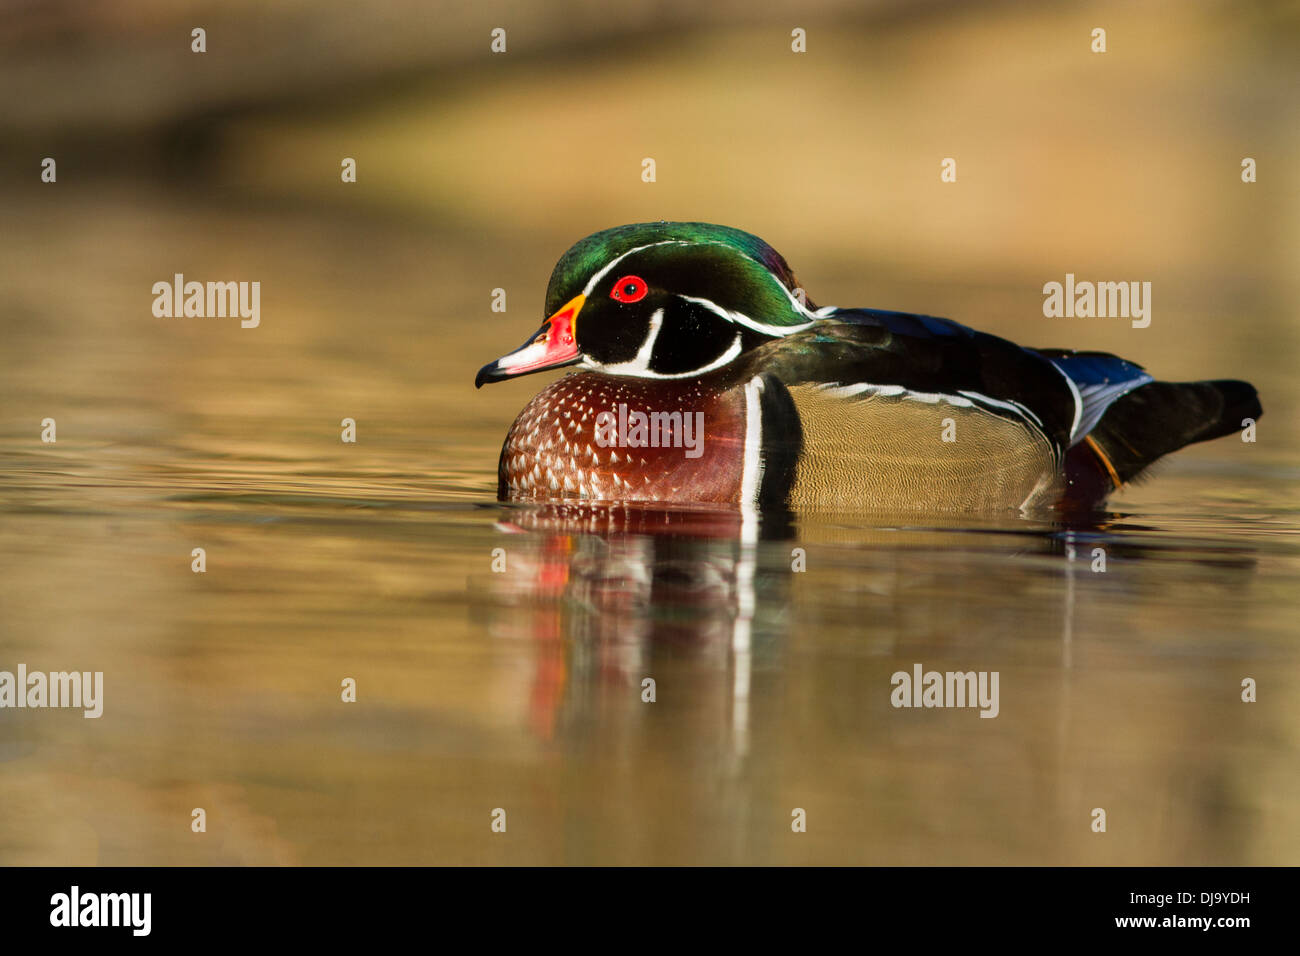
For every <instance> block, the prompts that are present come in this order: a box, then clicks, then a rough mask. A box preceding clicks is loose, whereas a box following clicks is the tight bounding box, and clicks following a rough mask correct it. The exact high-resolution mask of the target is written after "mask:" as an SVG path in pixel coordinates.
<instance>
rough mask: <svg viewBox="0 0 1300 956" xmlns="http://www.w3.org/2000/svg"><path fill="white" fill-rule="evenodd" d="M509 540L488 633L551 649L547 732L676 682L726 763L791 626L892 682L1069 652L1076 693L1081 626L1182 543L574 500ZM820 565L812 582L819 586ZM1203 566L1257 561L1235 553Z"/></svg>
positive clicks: (1065, 530) (540, 709) (796, 636)
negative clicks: (1130, 570)
mask: <svg viewBox="0 0 1300 956" xmlns="http://www.w3.org/2000/svg"><path fill="white" fill-rule="evenodd" d="M911 520H913V521H914V520H915V519H914V518H913V519H911ZM1120 527H1122V528H1123V535H1124V536H1123V537H1120V536H1118V535H1117V533H1116V531H1117V529H1118V528H1120ZM496 528H497V530H498V531H499V532H500V533H501V535H502V538H501V541H502V547H503V551H504V555H505V573H500V574H492V575H490V576H487V580H486V584H485V585H484V586H485V587H486V588H487V590H488V592H489V593H488V598H489V599H488V600H486V601H484V602H481V604H479V605H478V606H479V607H480V608H482V613H485V614H487V615H488V617H489V620H488V621H487V622H486V623H487V625H488V626H487V630H488V631H489V633H492V634H493V635H495V636H498V637H505V638H511V639H516V640H527V641H530V642H532V643H534V644H535V645H536V646H537V651H538V654H539V657H538V664H537V666H536V668H535V670H534V671H533V673H532V679H531V688H530V693H529V721H530V723H531V725H532V727H533V730H534V732H535V733H537V734H538V735H539V736H541V737H543V738H546V739H550V738H551V737H553V735H554V734H555V732H556V729H557V726H558V725H559V723H560V721H561V720H562V719H563V718H564V715H565V714H566V713H567V714H568V715H569V717H570V718H571V719H572V720H574V721H576V722H577V723H578V724H582V723H583V722H584V721H585V719H586V718H587V717H588V716H589V715H590V714H591V713H592V712H594V711H599V712H601V713H603V714H608V713H610V710H611V709H612V708H615V707H618V706H621V703H620V702H631V701H636V700H638V695H642V697H644V695H647V694H648V693H649V689H648V688H647V686H646V685H645V684H644V681H646V680H647V679H651V680H655V681H657V682H658V684H656V686H655V690H656V692H658V691H659V690H660V689H661V685H663V684H664V677H665V675H669V674H671V675H673V686H672V687H671V688H663V689H667V690H669V691H670V692H673V693H676V692H677V691H678V688H679V686H680V684H679V679H680V680H689V681H691V685H690V686H691V693H692V694H693V695H699V696H700V697H701V698H703V697H707V698H708V706H707V710H708V711H709V714H710V715H709V716H708V717H705V716H704V715H700V718H701V723H700V724H699V725H698V726H700V727H703V726H710V727H714V728H717V727H718V725H719V724H721V725H722V727H723V728H725V731H724V733H725V735H726V738H727V742H726V744H725V745H724V747H723V748H722V749H723V750H725V751H727V752H729V753H730V754H731V755H733V756H734V757H737V758H739V757H743V756H744V754H745V753H746V751H747V748H748V741H749V734H750V708H749V701H750V689H751V684H752V683H753V682H754V680H755V679H756V675H760V676H761V675H763V674H764V673H768V672H770V676H771V679H772V680H779V679H780V674H781V668H780V667H779V666H778V665H780V664H781V662H782V661H783V660H784V659H785V656H786V655H788V653H789V648H790V647H792V646H794V645H795V644H797V643H798V641H799V640H800V636H801V635H800V633H792V628H791V621H793V620H796V619H797V620H798V621H799V622H800V623H799V629H800V631H801V632H806V631H807V630H808V629H809V628H812V629H816V630H817V631H818V632H824V633H825V634H826V635H834V636H835V637H836V639H841V638H842V639H843V640H845V641H846V642H848V643H847V644H846V647H845V653H846V654H849V655H852V659H853V660H854V661H855V662H857V663H855V664H854V665H853V666H857V667H861V666H864V665H863V664H861V660H862V659H863V658H865V659H868V660H875V661H877V662H879V666H880V667H882V668H886V667H888V668H892V666H893V663H892V662H894V661H897V660H904V659H905V660H907V661H914V660H922V659H929V658H931V657H936V656H947V657H949V658H951V659H954V660H966V659H970V660H975V661H979V660H983V659H985V658H986V657H988V656H989V655H992V656H993V657H994V663H998V660H999V655H1003V654H1004V653H1005V651H1004V645H1000V644H999V642H1000V641H1005V640H1006V639H1007V638H1008V637H1010V636H1016V635H1021V636H1023V635H1035V636H1036V637H1040V638H1046V639H1048V640H1049V641H1051V640H1054V641H1055V642H1056V644H1057V646H1058V651H1059V657H1058V661H1059V666H1060V668H1061V670H1062V678H1063V679H1064V675H1065V672H1068V671H1069V670H1071V669H1072V667H1073V653H1074V651H1073V644H1074V640H1075V632H1076V617H1077V616H1078V615H1079V613H1080V612H1081V611H1082V612H1085V613H1086V612H1088V611H1089V609H1090V606H1091V609H1092V610H1093V611H1094V617H1095V611H1096V609H1097V608H1100V607H1104V606H1105V604H1106V603H1107V602H1109V601H1113V600H1115V599H1116V598H1117V597H1118V596H1119V594H1120V593H1121V592H1123V593H1124V594H1128V592H1130V591H1132V590H1133V589H1139V590H1140V589H1141V588H1143V587H1149V586H1150V582H1149V581H1146V583H1143V582H1142V581H1139V580H1137V579H1136V578H1135V577H1134V576H1133V575H1129V574H1125V573H1123V571H1122V569H1123V567H1124V566H1125V565H1126V563H1129V562H1133V561H1136V560H1140V559H1142V558H1144V557H1146V556H1148V552H1149V551H1150V550H1151V549H1156V550H1160V549H1162V548H1165V547H1168V546H1169V545H1167V544H1163V543H1161V542H1159V541H1158V540H1155V541H1148V540H1144V539H1143V538H1142V537H1141V536H1140V534H1138V535H1135V534H1134V531H1135V530H1139V529H1135V527H1134V526H1133V525H1131V524H1128V523H1127V519H1126V518H1125V516H1123V515H1118V514H1113V513H1104V514H1098V515H1094V516H1088V517H1086V518H1077V517H1076V518H1072V519H1071V520H1070V521H1069V522H1068V523H1067V522H1063V521H1062V520H1060V519H1059V517H1058V518H1053V519H1043V520H1039V521H1031V520H1026V519H1023V518H1016V519H1003V520H998V521H994V520H990V521H988V522H986V523H980V522H978V521H973V520H972V519H971V518H970V517H969V516H963V517H961V518H954V519H953V520H952V521H951V522H950V523H946V524H945V522H943V521H942V520H939V519H934V518H931V519H927V521H926V523H925V524H923V525H910V526H909V525H907V524H905V523H903V521H902V520H901V519H900V521H899V523H897V524H890V523H888V522H883V521H879V520H877V521H874V522H872V523H871V524H869V525H864V524H863V523H862V522H861V521H849V520H843V521H837V520H836V519H834V518H830V519H825V518H823V519H818V520H811V521H810V520H808V519H807V518H806V517H805V518H801V520H800V521H799V523H798V524H797V525H796V522H795V521H794V519H793V517H792V516H791V515H790V514H788V513H771V514H765V515H763V516H762V518H761V519H760V518H758V517H756V516H753V515H745V514H742V513H740V512H734V511H716V510H704V509H678V510H664V509H652V508H644V507H638V506H634V505H581V504H564V505H549V506H509V507H506V508H504V509H503V510H502V512H501V515H500V517H499V519H498V521H497V523H496ZM808 551H811V552H812V554H811V560H812V561H813V562H814V563H813V567H812V569H811V570H813V571H814V572H815V573H814V574H807V575H806V574H802V573H799V572H801V571H803V570H804V568H805V566H806V562H808V561H809V560H810V556H809V554H808ZM1194 560H1196V561H1198V563H1204V564H1205V565H1206V566H1207V567H1220V568H1221V567H1223V566H1224V564H1225V563H1232V564H1234V565H1240V566H1241V567H1243V568H1249V567H1250V566H1251V565H1252V564H1253V558H1252V557H1251V556H1250V555H1248V554H1243V555H1228V554H1225V553H1224V552H1223V551H1222V549H1217V550H1216V551H1215V552H1214V553H1206V554H1203V555H1199V556H1198V557H1197V558H1195V559H1194ZM1116 569H1119V573H1115V571H1116ZM1129 597H1140V595H1129ZM796 601H797V603H798V607H797V608H795V607H793V605H794V604H795V603H796ZM804 636H805V637H806V636H807V635H806V634H804ZM1041 646H1042V645H1039V647H1040V648H1041ZM1002 659H1004V658H1002ZM865 666H875V665H865ZM827 679H834V678H833V675H827ZM566 707H567V708H568V710H567V711H566Z"/></svg>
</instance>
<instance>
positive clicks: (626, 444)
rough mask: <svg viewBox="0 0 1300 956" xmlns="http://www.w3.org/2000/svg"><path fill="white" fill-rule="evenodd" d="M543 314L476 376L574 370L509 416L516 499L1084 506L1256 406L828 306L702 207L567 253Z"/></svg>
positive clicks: (509, 462) (1134, 373)
mask: <svg viewBox="0 0 1300 956" xmlns="http://www.w3.org/2000/svg"><path fill="white" fill-rule="evenodd" d="M546 314H547V315H549V316H550V318H548V319H546V321H545V322H544V323H543V324H542V327H541V329H539V330H538V331H537V332H536V333H535V334H534V335H533V336H532V337H531V338H529V340H528V341H527V342H525V343H524V344H523V345H522V346H521V347H519V348H518V349H516V350H515V351H513V352H510V353H509V354H507V355H505V356H503V357H502V358H499V359H497V360H496V361H495V362H490V363H489V364H487V365H485V366H484V367H483V368H482V369H481V370H480V371H479V373H478V376H477V378H476V379H475V382H474V384H475V386H476V387H479V386H482V385H483V384H484V383H485V382H496V381H500V380H502V379H507V378H514V377H517V376H520V375H527V374H531V373H533V372H541V371H544V370H546V369H555V368H560V367H563V366H578V367H579V368H581V369H582V371H580V372H578V373H577V374H570V375H568V376H566V377H564V378H561V379H559V380H558V381H556V382H553V383H552V384H551V385H549V386H547V387H546V388H545V389H543V390H542V391H541V392H540V393H539V394H538V395H537V396H536V397H534V398H533V400H532V401H530V402H529V403H528V404H527V405H526V406H525V407H524V410H523V411H522V412H520V414H519V416H518V418H516V419H515V422H514V424H513V425H512V426H511V427H510V431H509V433H508V434H507V435H506V439H505V444H504V446H503V447H502V449H501V459H500V465H499V472H498V496H499V497H500V498H501V499H502V500H508V501H551V502H555V501H564V500H585V501H590V502H621V503H626V502H641V503H657V504H666V503H672V504H713V505H726V506H733V507H735V506H739V507H741V508H754V509H759V508H790V509H796V510H797V509H802V508H822V509H833V510H841V511H845V510H860V509H867V510H885V511H918V510H923V511H931V512H933V511H963V512H970V511H996V510H1002V509H1020V510H1022V511H1027V510H1037V509H1042V508H1045V507H1048V508H1050V507H1056V508H1092V507H1095V506H1096V505H1097V504H1099V503H1100V502H1102V501H1103V500H1104V499H1105V498H1106V497H1107V495H1109V494H1110V493H1111V492H1113V491H1114V490H1115V489H1117V488H1119V487H1121V486H1123V485H1124V484H1125V483H1127V482H1130V481H1132V480H1133V479H1134V478H1136V477H1137V476H1138V475H1139V474H1141V473H1142V472H1143V471H1144V470H1145V469H1146V468H1147V467H1148V466H1150V465H1151V464H1152V462H1154V461H1155V460H1156V459H1158V458H1160V457H1161V456H1162V455H1165V454H1168V453H1169V452H1172V451H1174V450H1176V449H1178V448H1182V447H1183V446H1184V445H1188V444H1191V443H1193V442H1199V441H1205V440H1207V439H1211V438H1217V437H1220V436H1223V435H1227V434H1229V433H1231V432H1233V431H1236V430H1237V429H1239V428H1241V427H1243V420H1244V419H1248V418H1249V419H1255V418H1258V417H1259V415H1260V405H1259V401H1258V398H1257V397H1256V393H1255V389H1254V388H1252V387H1251V386H1250V385H1249V384H1247V383H1245V382H1239V381H1227V380H1223V381H1209V382H1190V383H1171V382H1159V381H1156V380H1154V379H1153V378H1152V377H1151V376H1150V375H1148V374H1147V373H1146V372H1145V371H1144V370H1143V369H1142V367H1141V366H1139V365H1136V364H1134V363H1133V362H1129V361H1126V360H1124V359H1122V358H1118V357H1117V356H1114V355H1109V354H1106V353H1103V352H1078V351H1073V350H1069V349H1035V348H1023V347H1021V346H1019V345H1016V344H1014V343H1012V342H1009V341H1007V340H1006V339H1002V338H999V337H997V336H995V335H989V334H987V333H984V332H979V331H976V330H974V329H971V328H967V327H966V326H963V325H959V324H958V323H956V322H953V321H950V320H948V319H940V318H934V317H932V316H927V315H913V314H910V313H904V312H888V311H881V310H878V309H841V308H835V307H829V306H828V307H825V308H818V307H817V306H816V305H815V304H814V303H813V302H811V301H809V300H808V299H807V298H806V295H805V294H804V292H803V290H802V288H801V287H800V286H799V283H798V282H797V280H796V279H795V277H794V274H793V273H792V272H791V270H790V267H789V266H788V265H787V264H786V261H785V259H784V258H782V257H781V255H780V254H779V253H777V252H776V250H775V249H773V248H772V247H771V246H769V245H768V244H767V243H766V242H764V241H763V240H761V239H759V238H758V237H756V236H753V235H750V234H749V233H746V232H742V231H740V230H738V229H733V228H729V227H727V226H718V225H711V224H708V223H698V222H688V223H671V222H658V223H639V224H635V225H628V226H620V227H618V228H615V229H608V230H605V231H603V232H598V233H595V234H594V235H591V236H588V237H587V238H586V239H583V240H582V241H580V242H578V243H577V244H576V245H574V246H573V247H572V248H571V249H569V251H568V252H566V253H565V254H564V256H563V257H562V258H561V259H560V261H559V263H558V264H557V265H556V267H555V270H554V272H553V273H552V275H551V281H550V285H549V287H548V288H547V291H546Z"/></svg>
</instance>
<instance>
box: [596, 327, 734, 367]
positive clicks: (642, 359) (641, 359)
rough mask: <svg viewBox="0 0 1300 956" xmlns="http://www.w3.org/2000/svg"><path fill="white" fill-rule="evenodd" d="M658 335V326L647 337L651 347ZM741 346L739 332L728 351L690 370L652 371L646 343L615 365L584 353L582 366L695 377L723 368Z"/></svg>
mask: <svg viewBox="0 0 1300 956" xmlns="http://www.w3.org/2000/svg"><path fill="white" fill-rule="evenodd" d="M657 314H659V316H660V319H661V320H662V318H663V316H662V312H660V313H657ZM657 335H658V328H657V327H656V329H655V330H654V332H653V333H652V335H651V336H650V339H647V344H648V345H649V346H650V348H653V347H654V342H653V341H651V340H652V339H653V338H654V337H655V336H657ZM740 348H741V341H740V333H739V332H737V333H736V338H735V340H734V341H732V343H731V345H730V346H729V347H728V348H727V351H725V352H723V353H722V354H721V355H719V356H718V357H717V358H716V359H714V360H713V361H712V362H710V363H709V364H708V365H705V366H703V367H702V368H697V369H695V370H693V371H690V372H655V371H652V370H651V368H650V349H648V348H647V346H646V345H642V346H641V348H640V350H639V351H638V352H637V353H636V357H635V358H634V359H632V360H631V361H630V362H616V363H614V364H613V365H605V364H603V363H601V362H597V361H596V360H595V359H593V358H591V357H590V356H588V355H584V356H583V357H582V367H583V368H589V369H591V370H593V371H596V372H607V373H609V374H611V375H636V376H638V377H639V378H694V377H695V376H696V375H703V374H704V373H705V372H712V371H713V370H714V369H719V368H722V366H724V365H726V364H727V363H728V362H730V361H731V360H732V359H734V358H735V357H736V356H737V355H739V354H740Z"/></svg>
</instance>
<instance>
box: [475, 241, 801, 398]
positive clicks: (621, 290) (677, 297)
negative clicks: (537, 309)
mask: <svg viewBox="0 0 1300 956" xmlns="http://www.w3.org/2000/svg"><path fill="white" fill-rule="evenodd" d="M814 308H815V306H813V305H812V304H811V303H810V302H807V301H806V298H805V297H804V295H803V292H802V290H801V289H800V288H799V284H798V282H797V281H796V280H795V277H794V273H793V272H792V271H791V270H790V267H789V265H787V264H786V261H785V259H784V258H782V256H781V254H780V253H778V252H777V251H776V250H775V249H773V248H772V247H771V246H769V245H768V244H767V243H766V242H764V241H763V240H762V239H760V238H758V237H757V236H754V235H751V234H749V233H747V232H742V231H741V230H739V229H732V228H730V227H729V226H718V225H713V224H711V223H704V222H649V223H636V224H633V225H628V226H618V227H617V228H614V229H606V230H604V231H603V232H597V233H595V234H593V235H590V236H588V237H587V238H585V239H583V240H581V241H580V242H578V243H576V244H575V245H574V246H573V247H572V248H570V249H569V251H568V252H566V253H565V254H564V255H563V256H562V257H561V258H560V261H559V262H558V263H557V264H556V266H555V270H554V271H553V272H552V273H551V281H550V284H549V286H548V287H547V290H546V314H547V315H548V316H549V318H548V319H547V320H546V324H544V325H543V326H542V328H541V329H540V330H539V331H538V332H537V333H536V334H535V335H534V337H533V338H532V339H530V340H529V341H528V342H527V343H525V344H524V345H523V346H522V347H521V348H519V349H517V350H516V351H514V352H512V353H510V354H509V355H506V356H504V357H503V358H501V359H499V360H498V361H496V362H494V363H490V364H489V365H487V366H485V367H484V368H483V369H482V370H481V371H480V372H479V375H478V379H477V381H476V384H479V385H482V384H483V383H484V382H486V381H497V380H499V379H502V378H508V377H512V376H515V375H522V374H526V373H528V372H536V371H542V370H543V369H548V368H556V367H559V366H562V365H582V366H583V367H585V368H589V369H594V370H597V371H601V372H605V373H607V374H610V375H630V376H635V377H640V378H660V379H671V378H689V377H693V376H698V375H706V374H709V373H711V372H714V371H718V370H721V369H724V368H726V367H728V366H730V365H731V364H732V363H733V362H735V360H736V359H737V358H738V357H739V356H741V355H743V354H744V353H746V352H748V351H749V350H750V349H753V348H756V347H758V346H759V345H762V344H763V343H764V342H767V341H770V340H772V339H774V338H779V337H781V336H784V335H788V334H790V333H791V332H794V331H797V330H799V329H802V328H806V327H807V326H808V325H809V324H810V323H811V322H812V321H813V320H814V316H813V314H812V311H811V310H812V309H814Z"/></svg>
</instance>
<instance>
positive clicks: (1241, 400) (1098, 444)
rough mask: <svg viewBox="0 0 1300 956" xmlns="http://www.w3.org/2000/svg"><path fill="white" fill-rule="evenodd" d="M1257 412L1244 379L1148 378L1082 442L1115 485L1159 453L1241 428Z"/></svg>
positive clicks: (1254, 397) (1129, 478) (1252, 391)
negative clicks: (1176, 379) (1154, 379)
mask: <svg viewBox="0 0 1300 956" xmlns="http://www.w3.org/2000/svg"><path fill="white" fill-rule="evenodd" d="M1261 414H1263V410H1262V409H1261V408H1260V404H1259V396H1258V395H1257V394H1256V392H1255V388H1254V386H1252V385H1251V384H1250V383H1248V382H1238V381H1234V380H1232V379H1223V380H1220V381H1214V382H1148V383H1147V384H1146V385H1142V386H1140V387H1138V388H1135V389H1134V390H1133V391H1131V392H1129V393H1128V394H1126V395H1124V396H1122V397H1121V398H1119V399H1117V400H1116V401H1115V403H1114V404H1112V405H1111V406H1110V407H1109V408H1107V409H1106V412H1105V414H1104V415H1102V417H1101V420H1100V421H1099V422H1097V424H1096V426H1095V427H1094V428H1093V429H1092V431H1090V432H1089V433H1088V435H1087V437H1086V438H1085V439H1084V442H1085V443H1086V444H1087V445H1088V447H1090V448H1091V449H1092V451H1093V453H1094V454H1096V456H1097V457H1098V458H1099V459H1100V461H1101V463H1102V465H1104V466H1105V468H1106V471H1107V472H1108V473H1109V475H1110V478H1111V480H1112V481H1113V482H1114V484H1115V485H1116V486H1119V485H1122V484H1125V483H1127V482H1130V481H1132V480H1133V479H1134V478H1137V477H1138V476H1139V475H1140V474H1141V473H1142V472H1143V471H1144V470H1146V469H1147V468H1148V467H1150V465H1152V464H1153V463H1154V462H1155V461H1156V459H1158V458H1160V457H1162V456H1163V455H1167V454H1169V453H1170V452H1171V451H1177V450H1178V449H1179V448H1183V447H1185V446H1187V445H1191V444H1194V443H1195V442H1200V441H1209V440H1210V439H1212V438H1221V437H1222V436H1224V435H1230V434H1232V433H1233V432H1237V431H1240V430H1241V429H1242V428H1244V427H1245V425H1246V421H1245V420H1246V419H1252V420H1254V419H1257V418H1259V416H1260V415H1261Z"/></svg>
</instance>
